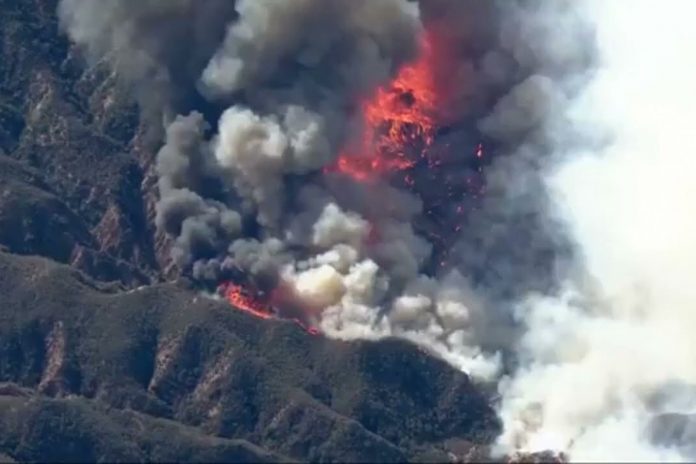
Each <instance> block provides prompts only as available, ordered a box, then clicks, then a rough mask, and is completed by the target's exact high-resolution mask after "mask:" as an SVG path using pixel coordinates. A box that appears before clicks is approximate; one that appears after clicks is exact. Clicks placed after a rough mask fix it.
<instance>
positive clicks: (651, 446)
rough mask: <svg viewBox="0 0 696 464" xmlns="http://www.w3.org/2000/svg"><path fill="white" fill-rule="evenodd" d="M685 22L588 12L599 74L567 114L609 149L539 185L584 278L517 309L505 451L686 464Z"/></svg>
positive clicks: (686, 5) (608, 5) (675, 17)
mask: <svg viewBox="0 0 696 464" xmlns="http://www.w3.org/2000/svg"><path fill="white" fill-rule="evenodd" d="M693 12H694V7H693V5H692V4H691V3H690V2H686V1H684V2H671V3H670V5H669V7H667V8H665V7H664V6H663V5H661V4H660V5H658V4H657V3H656V2H651V1H647V0H641V1H637V2H631V4H630V7H628V8H627V5H620V4H618V3H612V2H591V3H589V4H588V5H587V16H588V17H590V18H592V19H593V20H594V21H595V23H596V25H597V29H598V39H599V40H598V43H599V46H600V50H601V63H602V66H601V67H600V69H599V70H598V72H597V74H596V76H595V77H594V79H593V81H592V83H591V85H590V87H589V88H588V89H587V91H586V92H585V93H584V95H583V98H581V99H579V100H578V101H577V102H576V105H575V107H574V108H573V110H572V111H571V112H570V113H569V114H570V115H572V117H573V119H574V122H575V124H577V125H584V126H585V127H587V128H588V129H589V130H592V131H595V132H596V131H598V130H600V131H607V130H608V131H609V134H610V136H611V139H610V143H608V145H606V146H605V147H602V148H600V149H594V150H583V151H571V152H570V153H567V159H566V160H565V161H563V162H562V163H561V164H560V165H559V166H558V167H557V168H556V169H555V170H554V171H553V173H552V174H550V176H549V181H548V183H549V188H550V189H551V191H552V192H553V198H554V199H555V206H556V209H557V215H558V216H559V217H562V218H564V219H565V222H566V223H567V225H568V227H569V229H570V231H571V232H572V234H573V237H574V239H575V241H576V242H577V247H578V249H579V250H581V252H582V256H583V258H584V261H583V264H584V266H583V267H582V269H581V270H582V271H583V272H586V274H585V275H586V278H585V279H584V280H579V279H573V280H569V281H567V282H566V284H567V290H566V291H565V292H563V293H562V294H561V295H562V296H552V295H539V296H537V297H531V298H529V299H528V300H527V301H526V302H525V303H524V304H523V305H521V307H520V312H519V313H518V314H519V317H520V321H521V322H522V323H523V324H524V325H525V326H526V332H525V334H524V336H523V337H522V339H521V341H520V345H519V358H520V360H521V366H520V370H519V372H518V373H517V374H516V375H515V376H514V377H512V378H511V379H510V380H509V383H506V384H505V386H504V387H503V388H502V393H503V398H504V401H503V407H502V413H503V418H504V419H505V422H506V425H507V427H506V432H505V434H504V436H503V437H502V439H501V442H502V443H503V444H504V445H506V446H507V447H508V449H509V448H515V447H518V446H524V447H529V448H531V449H544V448H552V449H567V450H569V451H570V456H571V458H573V459H577V460H604V461H605V462H606V460H629V461H636V460H642V461H653V462H654V461H656V460H670V461H675V460H685V461H692V460H693V459H694V458H696V455H694V448H693V441H692V439H693V424H694V422H693V417H694V416H693V413H694V406H696V404H695V403H694V399H696V397H695V396H694V389H693V385H694V380H696V377H695V374H696V372H695V370H694V369H695V366H696V364H694V359H695V358H696V345H695V344H694V342H693V337H692V331H693V330H692V329H693V327H694V322H695V320H694V316H693V314H694V313H693V310H694V308H696V293H695V291H694V289H695V288H696V287H695V286H694V283H693V281H692V280H693V272H692V271H691V268H692V265H693V262H694V259H695V258H696V248H695V247H694V240H693V237H694V234H695V233H696V222H695V221H694V219H693V214H692V211H693V209H694V206H695V204H694V201H695V199H696V174H695V173H696V171H695V170H694V167H696V164H695V162H694V161H693V154H692V151H693V150H694V149H695V148H696V147H695V146H694V142H693V137H691V135H690V134H691V132H692V125H693V124H692V122H691V121H692V120H693V114H694V112H693V108H694V103H696V102H694V99H693V96H692V93H691V92H690V91H689V90H688V89H689V88H690V87H691V83H692V82H693V80H694V78H695V77H696V60H694V57H693V56H692V55H690V54H688V53H684V50H687V49H688V46H689V44H692V43H694V41H695V40H696V34H694V32H693V27H692V26H691V24H690V21H689V20H688V19H687V18H689V17H690V16H691V15H690V13H693ZM648 30H649V31H650V33H649V34H646V31H648Z"/></svg>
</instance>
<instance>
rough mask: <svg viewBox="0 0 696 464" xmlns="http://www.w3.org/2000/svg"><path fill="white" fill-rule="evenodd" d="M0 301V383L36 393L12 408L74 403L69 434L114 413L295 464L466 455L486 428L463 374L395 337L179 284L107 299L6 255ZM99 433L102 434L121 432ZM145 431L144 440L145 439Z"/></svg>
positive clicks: (103, 290)
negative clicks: (326, 328) (300, 318)
mask: <svg viewBox="0 0 696 464" xmlns="http://www.w3.org/2000/svg"><path fill="white" fill-rule="evenodd" d="M0 294H2V295H3V300H2V307H1V308H0V313H1V314H2V319H0V381H3V382H12V383H14V384H16V385H20V386H22V387H25V388H29V389H31V395H39V398H36V399H34V400H33V401H34V403H36V402H37V401H38V402H39V403H38V405H34V406H31V405H29V404H24V403H21V404H19V405H17V407H19V408H20V410H23V408H30V406H31V407H33V408H35V409H30V410H31V411H35V412H34V413H32V414H38V412H36V411H44V409H45V412H41V414H46V415H48V416H50V415H51V414H58V415H60V414H63V413H62V412H60V411H62V410H63V409H67V410H70V411H73V409H74V408H77V409H75V411H74V412H71V413H70V414H73V413H74V414H76V419H75V421H76V423H75V424H76V425H75V426H74V427H76V428H77V429H80V430H81V429H82V427H83V425H84V427H87V428H91V427H92V426H91V425H89V426H88V425H87V423H85V424H83V425H81V424H82V421H87V420H88V419H85V416H90V417H91V416H95V417H98V419H97V418H95V419H89V420H98V421H106V422H108V423H111V422H112V421H115V422H116V423H119V421H122V420H125V419H122V418H123V417H124V416H118V415H117V416H113V414H112V413H111V412H109V411H110V410H111V409H110V408H115V409H116V410H133V411H137V413H138V414H141V415H145V416H148V417H150V416H151V417H157V418H162V419H169V420H174V421H177V422H180V423H183V424H188V425H190V426H194V427H196V428H197V430H196V431H190V432H187V431H186V430H189V429H181V430H182V431H181V432H179V433H182V434H189V435H191V437H190V440H193V441H196V440H199V439H198V438H196V437H197V436H198V435H199V434H201V433H205V434H208V435H210V436H215V437H222V438H229V439H243V440H248V441H249V442H251V443H254V444H256V445H259V446H262V447H264V448H266V449H268V450H271V451H273V452H277V453H279V454H281V455H284V456H288V457H290V458H294V459H300V460H313V461H345V460H348V461H366V460H377V461H394V462H398V461H403V460H404V459H408V458H415V457H417V456H419V455H423V453H426V454H432V453H435V454H434V455H438V453H445V452H446V451H445V450H447V449H449V447H451V446H455V448H457V449H460V451H459V452H460V453H466V452H471V451H472V447H475V445H485V444H486V443H488V442H490V440H491V439H492V438H493V437H494V436H495V434H496V433H497V431H498V423H497V419H496V418H495V414H494V412H493V410H492V409H491V407H490V406H489V404H488V402H487V400H486V399H485V397H484V396H483V395H482V394H481V393H479V391H478V390H477V389H476V387H475V386H474V385H473V384H472V383H471V382H470V381H469V379H468V377H467V376H466V375H464V374H462V373H461V372H458V371H455V370H454V369H452V368H450V367H449V366H448V365H447V364H445V363H444V362H442V361H439V360H438V359H435V358H433V357H431V356H429V355H428V354H426V353H424V352H422V351H421V350H419V349H418V348H416V347H415V346H413V345H411V344H409V343H407V342H403V341H398V340H386V341H383V342H356V343H346V342H341V341H336V340H329V339H326V338H323V337H316V336H311V335H309V334H307V333H306V332H305V331H304V330H302V329H301V328H300V327H298V326H296V325H295V324H293V323H290V322H284V321H264V320H259V319H256V318H253V317H251V316H248V315H246V314H244V313H239V312H236V311H233V310H231V308H229V307H228V306H227V305H226V304H224V303H222V302H218V301H214V300H212V299H210V298H207V297H205V296H202V295H200V294H199V293H198V292H196V291H192V290H189V289H187V288H186V285H185V283H184V282H179V283H172V284H161V285H155V286H149V287H143V288H139V289H136V290H132V291H128V292H115V291H114V290H113V289H112V288H108V287H107V286H105V285H103V284H99V283H97V282H94V281H91V279H89V278H87V277H85V276H84V275H83V274H81V273H80V272H78V271H75V270H73V269H71V268H69V267H67V266H64V265H59V264H56V263H53V262H51V261H49V260H46V259H43V258H33V257H19V256H14V255H10V254H7V253H0ZM44 396H50V397H69V398H72V399H71V400H70V401H69V402H67V403H65V402H51V401H49V400H47V399H40V398H43V397H44ZM12 401H14V402H15V403H16V401H18V400H16V399H15V400H12ZM34 403H32V404H34ZM7 404H8V405H7V406H5V407H6V408H12V407H14V406H12V405H10V404H9V403H7ZM104 408H106V409H104ZM8 410H9V409H5V411H8ZM27 411H29V410H27ZM52 411H54V412H52ZM100 411H107V412H100ZM4 414H6V413H4ZM4 414H3V415H4ZM114 414H115V413H114ZM129 414H130V413H129ZM31 417H33V416H31V415H29V416H28V418H26V419H23V420H26V421H29V422H28V424H34V425H28V426H27V425H22V424H25V423H24V422H22V421H20V422H14V424H15V426H14V427H19V428H20V429H22V430H24V429H25V428H26V427H29V428H30V429H32V430H33V429H34V428H36V427H39V425H37V424H38V423H39V422H41V421H39V420H38V419H36V420H35V421H38V422H36V423H35V422H32V420H33V419H31ZM41 417H44V416H41ZM129 417H140V416H129ZM119 418H121V419H119ZM41 420H44V419H41ZM128 420H135V419H132V418H131V419H128ZM143 420H145V419H143ZM147 420H151V419H147ZM5 427H12V425H7V423H6V425H5ZM113 427H115V428H113V430H114V433H113V437H112V438H111V439H113V438H114V437H122V435H121V434H119V433H117V429H118V427H116V426H113ZM172 427H173V425H172ZM42 430H43V429H42ZM50 430H51V429H50V427H49V428H47V429H45V432H43V433H46V434H48V433H49V432H50ZM85 430H86V429H85ZM103 430H109V429H108V427H107V428H104V429H103ZM145 430H146V431H145V432H143V434H144V435H145V437H146V438H144V439H147V440H153V441H154V442H157V440H158V438H157V436H152V437H149V435H148V434H149V433H150V432H149V430H150V428H148V427H146V428H145ZM10 432H12V433H10ZM17 433H19V432H18V430H14V431H12V430H10V431H9V432H7V436H8V437H11V436H17ZM36 433H41V432H40V431H37V432H36ZM51 433H52V432H51ZM103 433H107V434H108V432H106V431H103ZM153 433H159V432H153ZM3 435H5V434H3ZM147 437H149V438H147ZM45 438H46V439H48V437H45ZM101 439H102V438H99V437H91V438H90V437H85V440H88V441H89V440H97V441H99V440H101ZM104 439H105V438H104ZM121 439H122V440H123V443H124V446H126V444H132V440H131V439H129V438H128V436H125V438H121ZM18 440H19V441H18ZM39 440H41V438H40V439H39ZM21 441H22V440H21V439H15V440H11V439H8V440H6V441H5V442H4V443H3V447H4V448H0V451H1V452H5V453H7V454H8V455H10V456H13V457H15V458H17V459H20V460H24V459H34V458H36V457H39V456H40V458H41V459H42V460H45V459H53V458H58V455H56V456H52V455H50V454H49V455H41V454H38V455H37V454H26V455H25V454H22V453H24V452H25V451H22V450H23V448H21V447H20V444H21ZM89 442H90V443H91V441H89ZM466 443H469V446H463V444H464V445H466ZM129 446H130V445H129ZM143 446H144V445H143ZM191 446H193V445H191ZM196 446H199V445H196ZM462 450H463V451H462ZM26 452H27V453H30V451H26ZM66 452H67V451H66ZM95 452H96V451H95ZM109 452H111V451H109ZM114 452H115V451H114ZM104 453H107V451H104ZM106 455H108V453H107V454H105V455H104V456H106ZM62 456H63V457H66V456H67V455H62ZM140 456H145V457H147V455H140ZM182 456H183V455H182ZM203 456H204V454H199V455H196V457H195V458H193V459H199V458H200V459H202V457H203ZM441 456H444V455H443V454H442V455H441ZM70 457H71V458H74V459H78V458H85V459H88V458H89V457H85V456H81V455H77V454H76V455H70ZM90 457H93V456H90Z"/></svg>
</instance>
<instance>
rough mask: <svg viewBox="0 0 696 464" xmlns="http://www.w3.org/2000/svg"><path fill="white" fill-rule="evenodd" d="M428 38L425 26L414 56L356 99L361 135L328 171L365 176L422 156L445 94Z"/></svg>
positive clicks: (406, 166)
mask: <svg viewBox="0 0 696 464" xmlns="http://www.w3.org/2000/svg"><path fill="white" fill-rule="evenodd" d="M434 43H435V37H434V35H433V34H432V33H431V32H428V31H427V30H426V31H425V32H424V34H423V35H422V36H421V41H420V52H419V54H418V57H417V58H416V59H415V60H414V61H413V62H411V63H407V64H406V65H404V66H403V67H401V69H400V70H399V72H398V73H397V75H396V76H395V77H394V79H393V80H392V81H391V82H390V83H388V84H387V85H384V86H381V87H378V88H377V90H376V91H375V92H374V94H372V95H371V96H370V97H369V98H367V99H365V100H363V101H362V102H361V105H360V107H361V112H362V119H363V124H364V127H363V131H362V136H361V138H360V140H359V142H358V144H357V146H353V147H350V148H348V149H347V150H346V151H344V153H342V154H341V155H340V156H339V158H338V160H337V161H336V163H335V164H334V165H333V166H331V167H330V168H329V169H327V170H328V171H329V172H336V171H338V172H341V173H343V174H346V175H348V176H350V177H352V178H354V179H355V180H358V181H365V180H369V179H370V178H373V177H376V176H379V175H382V174H386V173H391V172H394V171H403V170H405V169H409V168H412V167H413V166H414V165H415V164H416V163H417V162H418V158H419V157H420V158H425V157H426V156H427V149H428V147H430V146H431V145H432V143H433V141H434V140H435V133H436V131H437V128H438V126H439V124H438V122H439V121H438V107H439V104H440V103H441V102H442V100H443V97H444V95H443V94H444V93H446V92H444V89H445V88H446V86H444V85H440V84H441V81H442V79H441V78H440V76H439V75H438V74H437V73H438V71H439V70H440V69H441V66H438V64H439V63H438V62H439V60H440V59H441V57H440V54H439V53H437V51H438V49H437V47H435V46H434ZM413 153H417V154H416V155H415V156H414V155H413Z"/></svg>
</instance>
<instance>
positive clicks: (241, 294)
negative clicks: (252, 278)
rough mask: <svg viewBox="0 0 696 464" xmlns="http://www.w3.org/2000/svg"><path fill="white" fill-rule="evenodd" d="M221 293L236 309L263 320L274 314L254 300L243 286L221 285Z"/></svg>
mask: <svg viewBox="0 0 696 464" xmlns="http://www.w3.org/2000/svg"><path fill="white" fill-rule="evenodd" d="M221 291H222V294H223V295H224V297H225V299H226V300H227V301H228V302H229V303H230V304H231V305H232V306H234V307H235V308H237V309H239V310H240V311H244V312H246V313H249V314H251V315H253V316H256V317H260V318H262V319H270V318H271V317H272V316H273V314H272V313H271V311H270V309H269V308H267V307H266V306H265V305H264V304H263V303H261V302H260V301H258V300H256V299H254V298H253V297H252V296H251V295H249V293H248V292H247V291H246V290H245V289H244V288H243V287H241V286H239V285H235V284H233V283H229V282H228V283H225V284H222V285H221Z"/></svg>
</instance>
